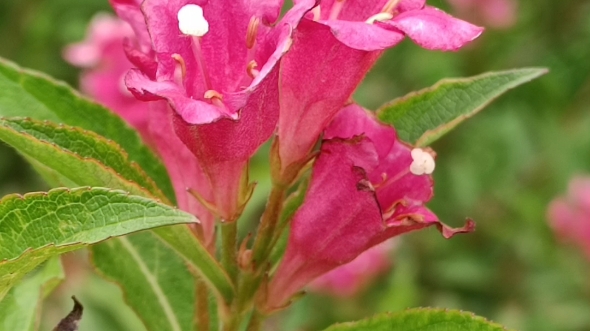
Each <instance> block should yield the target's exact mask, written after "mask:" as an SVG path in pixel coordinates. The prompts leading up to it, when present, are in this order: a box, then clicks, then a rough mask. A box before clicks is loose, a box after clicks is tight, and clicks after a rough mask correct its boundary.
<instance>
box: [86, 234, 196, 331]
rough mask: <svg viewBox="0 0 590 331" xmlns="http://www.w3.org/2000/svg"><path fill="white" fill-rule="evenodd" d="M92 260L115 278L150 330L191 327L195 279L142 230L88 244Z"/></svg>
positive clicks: (186, 329)
mask: <svg viewBox="0 0 590 331" xmlns="http://www.w3.org/2000/svg"><path fill="white" fill-rule="evenodd" d="M92 262H93V263H94V265H95V267H96V269H97V270H98V272H99V273H101V274H102V275H103V276H104V277H105V278H107V279H109V280H111V281H114V282H116V283H117V284H119V285H120V286H121V288H122V290H123V291H124V293H125V299H126V301H127V303H128V304H129V305H130V306H131V307H132V308H133V309H134V310H135V311H136V313H137V314H138V315H139V317H140V318H141V319H142V321H143V322H144V325H145V326H146V328H147V330H151V331H192V323H193V320H192V319H193V314H194V311H195V294H196V290H195V280H194V278H193V276H192V275H191V273H190V272H189V270H188V269H187V265H186V264H185V263H184V260H183V259H182V258H181V257H180V256H178V255H177V254H176V252H174V251H173V250H172V249H170V248H169V247H167V246H166V245H165V244H163V243H162V242H161V241H160V240H158V239H157V238H156V237H155V236H154V234H153V233H150V232H142V233H138V234H133V235H130V236H126V237H121V238H118V239H117V240H109V241H106V242H105V243H102V244H100V245H95V246H93V247H92Z"/></svg>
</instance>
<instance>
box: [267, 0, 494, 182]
mask: <svg viewBox="0 0 590 331" xmlns="http://www.w3.org/2000/svg"><path fill="white" fill-rule="evenodd" d="M295 2H296V3H297V4H304V3H305V4H307V5H308V6H309V5H311V6H313V2H314V1H312V0H299V1H295ZM481 32H482V28H480V27H476V26H474V25H471V24H469V23H467V22H464V21H461V20H458V19H455V18H453V17H451V16H449V15H447V14H445V13H444V12H442V11H440V10H438V9H436V8H433V7H429V6H425V1H424V0H402V1H397V0H377V1H362V0H324V1H321V3H320V4H319V5H318V6H315V7H314V8H313V10H312V11H311V12H310V13H308V15H307V16H306V18H305V19H303V20H302V22H301V23H300V24H299V26H298V27H297V29H296V30H295V32H294V35H293V46H292V49H291V50H290V52H289V53H288V54H287V55H286V56H285V58H284V59H283V61H282V64H281V77H280V80H279V83H280V93H281V100H280V106H281V115H280V118H279V127H278V138H279V160H277V161H278V162H275V163H279V164H280V166H279V165H274V167H275V168H280V174H281V177H282V178H283V180H284V181H287V182H288V181H289V180H290V179H291V178H292V177H293V176H294V175H295V174H296V172H297V170H298V169H300V168H301V165H302V164H303V163H305V162H306V161H307V159H308V157H309V152H310V150H311V149H312V148H313V146H314V145H315V143H316V142H317V140H318V138H319V136H320V134H321V132H322V131H323V130H324V128H325V127H326V126H327V124H328V123H329V122H330V120H331V119H332V118H333V117H334V115H335V114H336V112H338V110H340V109H341V108H342V107H343V106H344V104H345V103H346V102H347V101H348V100H349V99H350V97H351V95H352V93H353V91H354V90H355V88H356V87H357V86H358V85H359V83H360V82H361V80H362V79H363V77H364V76H365V74H366V73H367V72H368V71H369V69H370V68H371V67H372V66H373V64H374V63H375V61H376V60H377V59H378V58H379V56H380V55H381V54H382V52H383V50H385V49H387V48H390V47H393V46H395V45H397V44H398V43H399V42H401V41H402V40H403V38H404V36H406V35H407V36H408V37H410V38H411V39H412V40H414V41H415V42H416V43H417V44H419V45H420V46H422V47H424V48H426V49H431V50H443V51H451V50H453V51H454V50H458V49H459V48H461V47H462V46H463V45H464V44H466V43H468V42H469V41H471V40H473V39H475V38H476V37H478V36H479V35H480V34H481Z"/></svg>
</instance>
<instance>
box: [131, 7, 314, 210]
mask: <svg viewBox="0 0 590 331" xmlns="http://www.w3.org/2000/svg"><path fill="white" fill-rule="evenodd" d="M197 5H198V6H197ZM281 6H282V1H278V0H276V1H254V0H236V1H203V0H201V1H197V0H193V1H191V0H177V1H166V0H146V1H144V3H143V4H142V11H143V14H144V19H145V23H146V24H147V30H148V31H149V35H150V38H151V45H152V50H153V52H154V54H155V57H156V60H157V61H156V62H157V70H156V71H155V74H154V75H152V73H151V72H149V70H147V71H146V70H145V69H142V68H139V69H136V70H132V71H130V73H129V74H128V75H127V78H126V82H127V86H128V87H129V89H130V90H131V91H132V93H133V94H134V95H135V96H136V97H138V98H140V99H142V100H145V101H153V100H166V101H167V102H168V103H169V105H170V107H171V109H172V110H173V113H174V115H173V124H174V128H175V131H176V133H177V135H178V137H179V138H180V139H181V140H182V141H183V142H184V143H185V144H186V146H187V147H188V148H189V149H190V150H191V151H192V152H193V153H194V154H195V156H196V157H197V159H198V161H199V164H200V166H201V168H202V169H203V171H204V172H205V173H206V175H207V178H208V180H209V183H210V186H211V187H215V190H214V191H213V193H214V195H213V196H211V197H207V196H206V193H205V192H204V191H207V190H202V189H200V188H198V187H197V188H194V189H195V191H196V192H197V193H198V195H201V197H200V198H202V200H203V201H206V203H207V204H209V205H211V206H212V207H213V209H215V213H216V214H217V216H218V217H220V218H222V219H225V220H230V221H231V220H235V217H236V215H238V214H239V212H240V210H241V208H243V206H244V204H245V202H246V201H247V200H248V198H249V193H250V191H249V189H248V186H247V171H246V167H247V162H248V160H249V158H250V157H252V155H253V154H254V153H255V152H256V150H257V149H258V147H259V146H260V145H261V144H262V143H264V142H265V141H266V140H268V139H269V138H270V136H271V135H272V134H273V132H274V130H275V128H276V123H277V121H278V111H279V93H278V73H279V70H278V67H279V66H278V63H279V61H280V59H281V57H282V56H283V54H284V53H285V52H286V51H287V50H288V49H289V47H290V45H291V42H292V41H291V31H292V29H293V28H294V27H295V26H296V25H297V23H298V21H299V20H300V19H301V17H302V15H303V14H304V13H305V12H306V11H307V8H304V7H303V6H296V7H295V8H293V9H292V10H291V11H289V13H288V14H287V15H286V16H285V17H284V18H283V19H282V20H281V21H280V22H279V23H275V21H276V20H277V18H278V15H279V12H280V8H281ZM181 10H182V11H181ZM181 28H182V31H181Z"/></svg>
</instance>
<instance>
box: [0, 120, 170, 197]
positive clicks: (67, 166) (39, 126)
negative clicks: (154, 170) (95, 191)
mask: <svg viewBox="0 0 590 331" xmlns="http://www.w3.org/2000/svg"><path fill="white" fill-rule="evenodd" d="M0 139H1V140H3V141H5V142H6V143H8V144H9V145H11V146H12V147H14V148H16V149H17V150H18V151H19V152H20V153H22V154H24V155H25V156H26V157H27V159H29V160H31V159H34V160H36V161H37V163H36V164H35V166H36V168H37V170H39V171H40V172H41V173H42V174H43V176H44V177H45V178H46V179H48V178H47V177H52V179H53V180H51V179H50V180H49V181H50V182H56V181H57V182H63V181H62V180H60V179H59V178H61V177H65V178H66V179H67V181H66V183H72V182H75V183H83V185H79V186H105V187H111V188H117V189H123V190H127V191H129V192H131V193H133V194H136V195H142V196H146V197H154V198H158V199H162V200H164V201H165V202H168V201H167V199H166V196H165V195H164V194H163V193H162V191H160V189H159V188H158V187H157V186H156V183H154V181H153V180H152V179H151V178H149V176H148V175H147V174H146V173H145V172H144V171H143V170H142V169H141V168H140V167H139V166H138V165H137V164H136V163H135V162H130V161H129V159H128V155H127V153H125V151H123V150H122V149H121V147H120V146H119V145H117V144H116V143H115V142H113V141H109V140H107V139H105V138H103V137H101V136H99V135H97V134H96V133H93V132H90V131H85V130H82V129H79V128H76V127H71V126H65V125H56V124H53V123H51V122H47V121H44V122H41V121H35V120H31V119H23V118H12V119H0ZM45 168H49V169H51V170H53V172H51V174H53V175H52V176H49V172H48V169H45ZM55 173H58V174H60V175H61V176H58V177H56V176H55Z"/></svg>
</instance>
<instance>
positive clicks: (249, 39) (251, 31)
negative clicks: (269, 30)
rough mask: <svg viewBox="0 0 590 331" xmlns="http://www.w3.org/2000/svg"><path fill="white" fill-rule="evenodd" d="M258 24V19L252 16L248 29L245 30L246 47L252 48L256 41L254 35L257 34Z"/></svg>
mask: <svg viewBox="0 0 590 331" xmlns="http://www.w3.org/2000/svg"><path fill="white" fill-rule="evenodd" d="M259 25H260V19H259V18H258V17H252V18H251V19H250V23H249V24H248V30H247V32H246V47H248V49H252V48H253V47H254V43H255V42H256V35H257V34H258V26H259Z"/></svg>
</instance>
